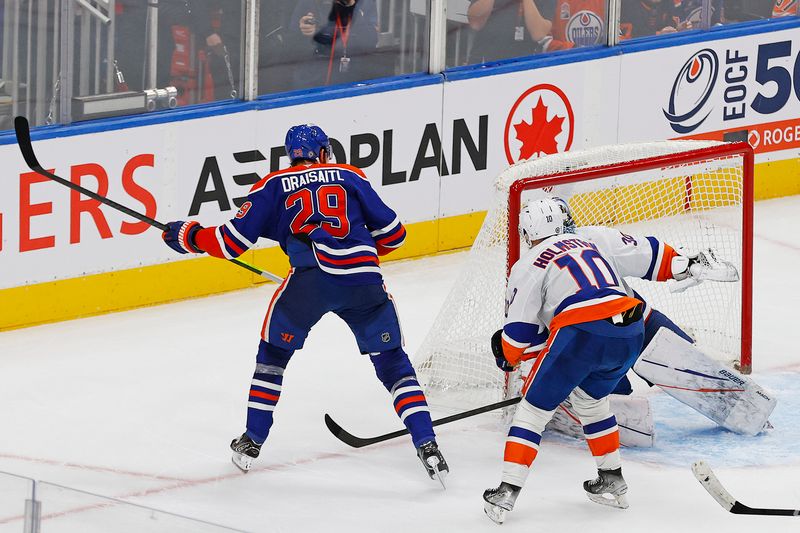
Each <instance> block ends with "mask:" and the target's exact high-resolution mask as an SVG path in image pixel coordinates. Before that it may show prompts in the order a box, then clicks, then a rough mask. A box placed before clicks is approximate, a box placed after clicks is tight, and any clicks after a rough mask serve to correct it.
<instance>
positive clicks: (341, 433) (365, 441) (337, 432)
mask: <svg viewBox="0 0 800 533" xmlns="http://www.w3.org/2000/svg"><path fill="white" fill-rule="evenodd" d="M521 399H522V398H520V397H517V398H509V399H508V400H503V401H501V402H497V403H490V404H489V405H484V406H483V407H476V408H475V409H471V410H469V411H464V412H463V413H456V414H454V415H450V416H446V417H444V418H440V419H438V420H434V421H433V423H432V424H431V425H433V426H441V425H442V424H447V423H449V422H455V421H456V420H461V419H462V418H469V417H470V416H475V415H479V414H482V413H488V412H489V411H494V410H495V409H501V408H503V407H508V406H509V405H514V404H516V403H519V401H520V400H521ZM325 425H326V426H328V429H329V430H330V432H331V433H333V436H334V437H336V438H337V439H339V440H340V441H342V442H344V443H345V444H347V445H348V446H352V447H353V448H363V447H364V446H369V445H370V444H377V443H378V442H383V441H386V440H391V439H394V438H397V437H402V436H403V435H408V430H407V429H400V430H398V431H393V432H391V433H385V434H383V435H378V436H377V437H366V438H363V437H356V436H355V435H353V434H351V433H348V432H347V431H346V430H345V429H344V428H342V426H340V425H339V424H337V423H336V422H335V421H334V420H333V418H331V417H330V415H329V414H327V413H326V414H325Z"/></svg>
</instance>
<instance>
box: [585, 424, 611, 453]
mask: <svg viewBox="0 0 800 533" xmlns="http://www.w3.org/2000/svg"><path fill="white" fill-rule="evenodd" d="M586 442H587V443H588V444H589V450H591V452H592V455H593V456H595V457H600V456H602V455H606V454H609V453H612V452H615V451H617V450H619V431H618V430H617V431H614V432H613V433H609V434H608V435H603V436H602V437H597V438H596V439H586Z"/></svg>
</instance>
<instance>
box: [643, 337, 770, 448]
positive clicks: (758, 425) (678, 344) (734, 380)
mask: <svg viewBox="0 0 800 533" xmlns="http://www.w3.org/2000/svg"><path fill="white" fill-rule="evenodd" d="M634 369H635V370H636V373H637V374H639V375H640V376H642V377H643V378H645V379H647V380H648V381H651V382H653V383H655V384H656V385H658V386H659V387H661V389H662V390H663V391H664V392H666V393H667V394H669V395H670V396H672V397H673V398H675V399H676V400H678V401H680V402H682V403H684V404H686V405H688V406H689V407H691V408H693V409H695V410H696V411H697V412H699V413H701V414H703V415H705V416H706V417H708V418H710V419H711V420H713V421H714V422H716V423H717V424H719V425H720V426H722V427H724V428H726V429H728V430H730V431H733V432H735V433H740V434H742V435H751V436H752V435H757V434H758V433H759V432H761V430H762V429H764V427H765V426H766V424H767V419H768V418H769V415H770V414H771V413H772V411H773V409H775V405H776V404H777V400H776V399H775V398H773V397H772V395H771V394H769V393H767V392H766V391H765V390H764V389H762V388H761V387H760V386H759V385H758V384H757V383H755V382H754V381H753V380H752V379H750V378H748V377H746V376H743V375H742V374H739V373H738V372H736V371H735V370H733V369H731V368H728V367H726V366H724V365H722V364H721V363H719V362H718V361H715V360H714V359H711V358H710V357H708V356H707V355H705V354H704V353H703V352H701V351H700V350H699V349H698V348H697V347H696V346H694V345H693V344H690V343H688V342H686V341H685V340H684V339H682V338H681V337H679V336H678V335H676V334H675V333H674V332H672V331H670V330H669V329H666V328H661V329H660V330H659V331H658V333H656V335H655V336H654V337H653V339H652V341H650V343H649V344H648V346H647V348H646V349H645V350H644V352H642V356H641V357H640V358H639V361H638V362H637V363H636V365H635V366H634Z"/></svg>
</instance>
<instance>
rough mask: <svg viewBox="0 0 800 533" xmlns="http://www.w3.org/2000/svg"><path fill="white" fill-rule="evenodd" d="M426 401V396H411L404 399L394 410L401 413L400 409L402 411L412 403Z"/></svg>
mask: <svg viewBox="0 0 800 533" xmlns="http://www.w3.org/2000/svg"><path fill="white" fill-rule="evenodd" d="M424 401H425V395H424V394H417V395H416V396H409V397H408V398H403V399H402V400H400V401H399V402H397V405H395V406H394V410H395V411H397V412H398V413H399V412H400V409H402V408H403V407H405V406H406V405H408V404H410V403H414V402H424Z"/></svg>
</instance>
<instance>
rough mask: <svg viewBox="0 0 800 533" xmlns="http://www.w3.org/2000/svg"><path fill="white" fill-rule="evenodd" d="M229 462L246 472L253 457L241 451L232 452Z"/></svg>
mask: <svg viewBox="0 0 800 533" xmlns="http://www.w3.org/2000/svg"><path fill="white" fill-rule="evenodd" d="M231 462H232V463H233V464H235V465H236V467H237V468H238V469H239V470H241V471H242V472H244V473H245V474H246V473H248V472H249V471H250V467H251V466H252V465H253V458H252V457H250V456H249V455H245V454H243V453H238V452H233V455H231Z"/></svg>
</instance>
